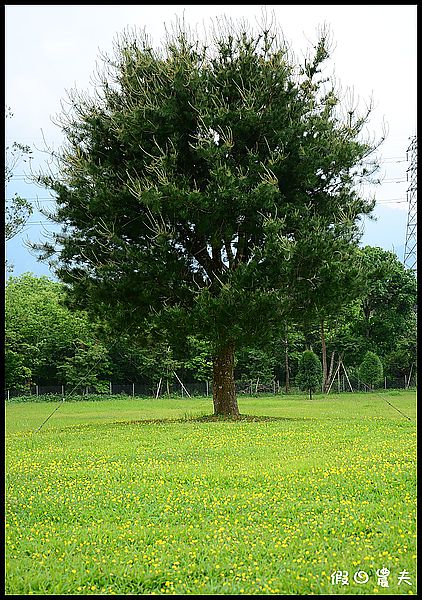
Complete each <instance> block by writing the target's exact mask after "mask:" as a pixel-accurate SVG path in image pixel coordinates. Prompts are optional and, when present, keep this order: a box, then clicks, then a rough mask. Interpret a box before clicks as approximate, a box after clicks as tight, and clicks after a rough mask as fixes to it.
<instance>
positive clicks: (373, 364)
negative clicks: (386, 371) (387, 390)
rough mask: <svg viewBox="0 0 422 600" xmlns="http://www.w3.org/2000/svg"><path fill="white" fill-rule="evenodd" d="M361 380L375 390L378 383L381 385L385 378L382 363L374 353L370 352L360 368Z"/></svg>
mask: <svg viewBox="0 0 422 600" xmlns="http://www.w3.org/2000/svg"><path fill="white" fill-rule="evenodd" d="M359 378H360V379H361V381H363V383H364V384H366V385H367V386H368V387H370V388H373V387H374V385H376V384H377V383H381V381H382V378H383V366H382V362H381V360H380V358H379V356H377V355H376V354H375V353H374V352H371V351H370V350H368V352H367V353H366V354H365V357H364V359H363V361H362V363H361V365H360V367H359Z"/></svg>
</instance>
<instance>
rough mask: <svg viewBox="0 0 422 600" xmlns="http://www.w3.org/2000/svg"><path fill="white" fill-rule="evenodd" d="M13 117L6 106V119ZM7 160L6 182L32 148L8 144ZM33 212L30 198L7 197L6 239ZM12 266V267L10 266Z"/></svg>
mask: <svg viewBox="0 0 422 600" xmlns="http://www.w3.org/2000/svg"><path fill="white" fill-rule="evenodd" d="M11 117H13V113H12V111H11V109H10V108H9V107H7V108H6V119H8V118H11ZM5 154H6V160H5V183H6V185H7V184H8V183H9V182H10V181H11V179H12V177H13V175H14V173H15V169H16V167H17V166H18V165H19V164H20V163H21V162H26V161H28V160H30V159H31V158H32V156H31V155H32V150H31V148H30V147H29V146H28V145H26V144H20V143H18V142H13V143H12V145H11V146H6V153H5ZM31 214H32V206H31V203H30V202H28V200H25V198H22V197H21V196H19V195H18V194H16V193H15V194H14V195H13V197H12V198H7V199H6V206H5V227H4V229H5V238H6V241H8V240H11V239H12V238H13V237H15V235H17V234H18V233H19V232H20V231H22V228H23V227H24V225H25V223H26V222H27V220H28V218H29V217H30V215H31ZM9 268H10V267H9Z"/></svg>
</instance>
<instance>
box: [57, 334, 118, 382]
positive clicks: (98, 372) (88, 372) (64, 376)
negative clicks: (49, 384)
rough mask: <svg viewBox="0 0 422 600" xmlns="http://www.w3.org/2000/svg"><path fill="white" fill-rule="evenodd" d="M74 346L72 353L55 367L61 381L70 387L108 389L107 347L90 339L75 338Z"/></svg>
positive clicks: (108, 363)
mask: <svg viewBox="0 0 422 600" xmlns="http://www.w3.org/2000/svg"><path fill="white" fill-rule="evenodd" d="M75 346H76V348H75V351H74V353H73V355H72V356H70V357H68V358H65V359H64V361H63V363H62V364H61V365H59V366H58V368H57V371H58V374H59V377H60V378H61V381H62V382H63V383H65V384H66V385H68V386H70V387H75V388H81V387H94V388H96V390H97V391H98V392H102V391H104V392H105V391H108V389H109V382H108V378H107V376H109V375H110V373H111V370H110V361H109V357H108V350H107V348H105V347H104V346H103V345H102V344H100V343H99V342H98V341H91V340H87V341H85V342H82V341H81V340H77V341H76V343H75ZM106 378H107V379H106Z"/></svg>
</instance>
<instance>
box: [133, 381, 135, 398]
mask: <svg viewBox="0 0 422 600" xmlns="http://www.w3.org/2000/svg"><path fill="white" fill-rule="evenodd" d="M134 397H135V384H134V383H132V398H134Z"/></svg>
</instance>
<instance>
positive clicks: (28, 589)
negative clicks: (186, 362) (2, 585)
mask: <svg viewBox="0 0 422 600" xmlns="http://www.w3.org/2000/svg"><path fill="white" fill-rule="evenodd" d="M387 401H388V402H389V403H390V404H388V403H387ZM391 405H393V406H394V407H396V408H398V409H399V410H400V411H402V413H404V414H405V415H407V416H408V417H410V419H411V420H408V419H406V418H405V417H404V416H403V414H400V413H399V412H397V410H395V409H394V408H393V406H391ZM56 406H59V403H51V402H50V403H47V402H45V403H43V402H40V403H7V404H6V411H5V416H6V444H5V447H6V480H5V488H6V490H5V491H6V559H5V566H6V593H7V594H16V595H17V594H21V595H26V594H42V595H43V594H62V595H67V594H84V595H85V594H174V593H176V594H295V595H303V594H354V595H356V594H390V595H391V594H400V595H401V594H409V593H410V594H411V593H413V594H414V593H416V538H415V535H416V532H415V529H416V395H415V392H410V391H403V392H383V393H381V395H379V394H375V393H374V394H369V393H368V394H357V393H356V394H343V395H335V394H330V395H329V396H322V395H317V396H316V397H315V398H314V399H313V400H312V401H309V399H307V398H306V397H305V396H295V397H290V398H289V397H265V398H242V397H241V398H240V399H239V407H240V411H241V413H242V414H244V415H256V416H267V417H272V419H257V420H255V421H249V420H240V421H232V422H210V421H207V420H201V419H195V417H202V416H204V415H207V414H209V413H211V412H212V401H211V398H200V399H189V398H184V399H159V400H155V399H133V398H125V397H122V398H116V397H114V398H110V399H105V400H102V401H97V402H94V401H80V402H65V403H63V404H62V405H60V408H59V409H58V410H57V411H56V412H55V413H54V414H53V415H52V416H51V418H50V419H49V420H48V421H47V422H46V424H45V425H44V426H43V427H42V428H41V430H39V431H38V432H35V431H36V429H37V428H38V427H39V426H40V425H41V423H42V422H43V421H44V419H46V418H47V417H48V416H49V415H50V414H51V413H52V411H53V410H54V409H55V408H56ZM383 568H387V569H388V570H389V571H390V574H389V576H388V579H387V581H388V584H389V587H384V586H383V585H381V583H379V582H378V577H377V574H376V571H377V569H383ZM337 571H342V572H345V571H347V572H348V582H349V584H348V585H342V584H341V582H340V583H338V584H333V583H332V579H331V575H332V574H333V573H334V572H337ZM359 571H365V572H366V573H367V574H368V576H369V580H368V582H367V583H360V584H359V583H356V582H355V581H354V579H353V575H354V574H355V573H357V572H359ZM405 571H406V572H407V574H406V573H405ZM363 576H364V575H363V574H362V573H361V574H359V575H358V576H357V577H358V578H359V577H363ZM400 576H401V577H402V579H403V581H402V583H401V584H399V583H398V582H399V581H400ZM406 579H407V581H410V582H411V584H412V585H409V584H408V583H407V582H406ZM358 580H359V579H358Z"/></svg>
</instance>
